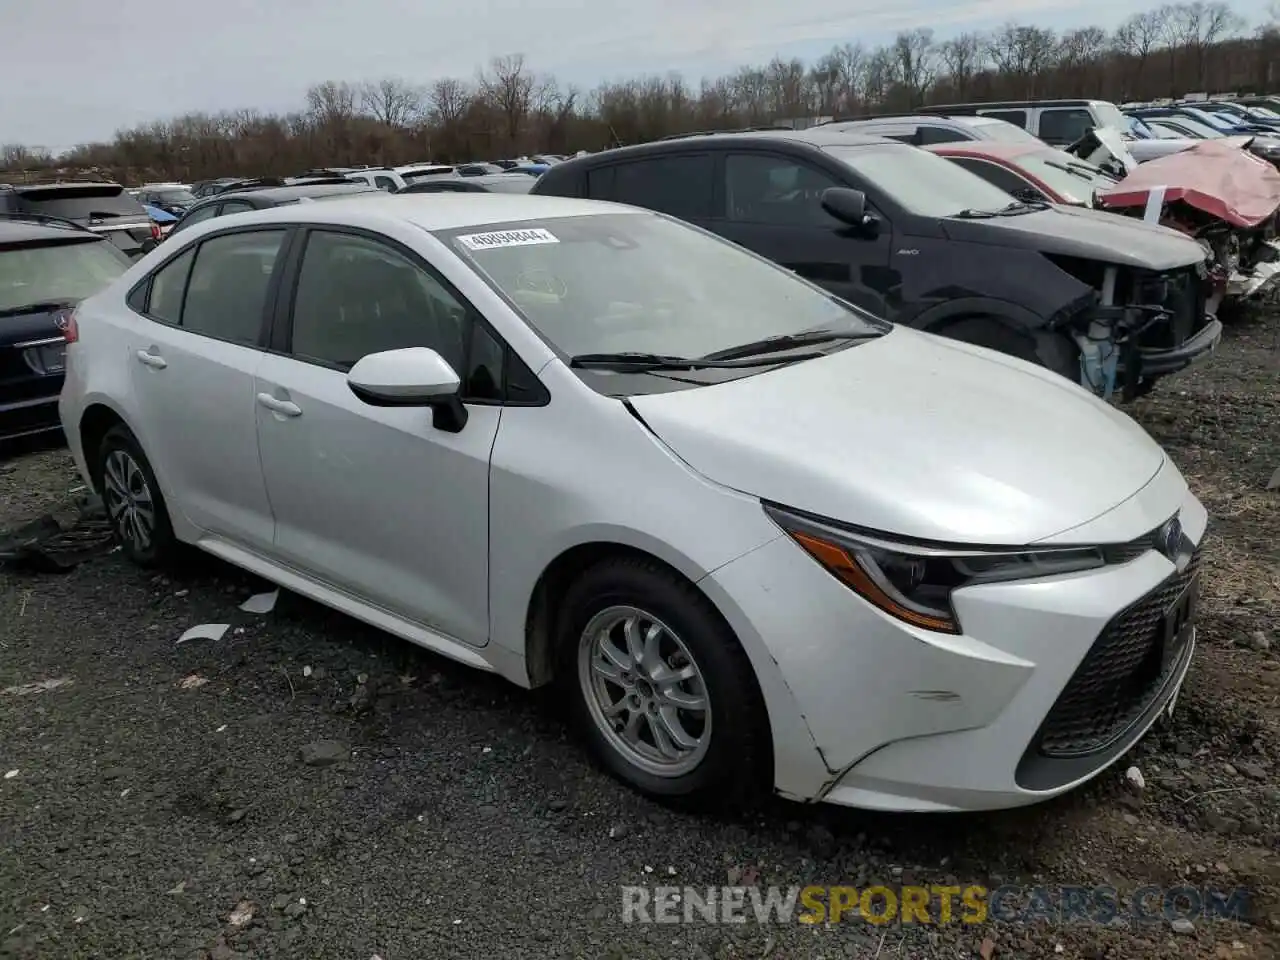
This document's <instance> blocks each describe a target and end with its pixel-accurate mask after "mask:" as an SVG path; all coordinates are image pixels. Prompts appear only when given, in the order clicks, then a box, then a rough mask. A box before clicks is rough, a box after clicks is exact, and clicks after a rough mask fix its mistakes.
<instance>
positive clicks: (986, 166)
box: [947, 157, 1031, 193]
mask: <svg viewBox="0 0 1280 960" xmlns="http://www.w3.org/2000/svg"><path fill="white" fill-rule="evenodd" d="M947 159H948V160H950V161H951V162H952V163H954V164H958V165H959V166H962V167H964V168H965V169H966V170H969V171H970V172H972V173H976V174H977V175H978V176H980V177H981V178H982V179H983V180H985V181H987V183H989V184H991V185H992V186H993V187H999V188H1000V189H1001V190H1004V191H1005V192H1006V193H1017V192H1019V191H1021V190H1026V189H1027V188H1028V187H1030V186H1031V183H1030V182H1029V181H1027V180H1024V179H1023V178H1022V177H1020V176H1018V175H1017V174H1016V173H1014V172H1013V171H1012V170H1010V169H1009V168H1008V167H1002V166H1000V165H999V164H998V163H992V162H991V161H989V160H978V159H976V158H974V157H947Z"/></svg>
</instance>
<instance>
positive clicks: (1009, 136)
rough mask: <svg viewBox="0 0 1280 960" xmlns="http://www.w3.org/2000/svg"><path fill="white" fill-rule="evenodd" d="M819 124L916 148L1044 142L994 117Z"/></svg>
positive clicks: (877, 118) (883, 118)
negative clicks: (971, 142)
mask: <svg viewBox="0 0 1280 960" xmlns="http://www.w3.org/2000/svg"><path fill="white" fill-rule="evenodd" d="M819 126H823V127H826V128H827V129H829V130H838V131H840V132H841V133H854V134H858V135H859V136H870V137H887V138H889V139H890V140H899V141H901V142H902V143H910V144H913V145H915V146H917V147H920V146H927V145H928V144H931V143H962V142H964V141H967V140H986V141H994V142H997V143H1031V144H1036V145H1038V146H1041V147H1043V146H1044V141H1043V140H1041V139H1040V138H1039V137H1037V136H1036V135H1035V134H1032V133H1028V132H1027V131H1026V130H1024V129H1022V127H1019V126H1017V125H1015V124H1012V123H1008V122H1007V121H1004V120H999V119H997V118H995V117H981V116H965V117H943V116H928V115H916V114H903V115H901V116H897V115H893V114H882V115H878V116H874V117H864V118H861V119H857V118H851V119H848V120H841V119H836V120H829V121H827V122H826V123H822V124H819Z"/></svg>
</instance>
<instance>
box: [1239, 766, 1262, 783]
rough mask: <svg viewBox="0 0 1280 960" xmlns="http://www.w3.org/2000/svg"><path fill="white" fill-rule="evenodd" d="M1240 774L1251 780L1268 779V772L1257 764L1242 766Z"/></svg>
mask: <svg viewBox="0 0 1280 960" xmlns="http://www.w3.org/2000/svg"><path fill="white" fill-rule="evenodd" d="M1240 772H1241V773H1243V774H1244V775H1245V776H1246V777H1248V778H1249V779H1250V780H1265V779H1267V771H1265V770H1263V769H1262V767H1261V766H1259V765H1258V764H1256V763H1242V764H1240Z"/></svg>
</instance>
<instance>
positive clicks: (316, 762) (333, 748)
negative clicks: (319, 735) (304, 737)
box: [298, 740, 351, 767]
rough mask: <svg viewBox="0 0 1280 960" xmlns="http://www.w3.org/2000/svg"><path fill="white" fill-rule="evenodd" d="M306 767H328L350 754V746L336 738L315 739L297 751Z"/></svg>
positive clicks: (345, 758)
mask: <svg viewBox="0 0 1280 960" xmlns="http://www.w3.org/2000/svg"><path fill="white" fill-rule="evenodd" d="M298 753H299V755H300V756H301V758H302V762H303V763H305V764H306V765H307V766H308V767H328V766H331V765H332V764H335V763H341V762H343V761H344V760H347V759H348V758H349V757H350V756H351V748H350V747H348V746H347V745H346V744H345V743H342V742H340V741H338V740H317V741H316V742H315V743H309V744H307V745H306V746H305V747H303V748H302V749H301V750H300V751H298Z"/></svg>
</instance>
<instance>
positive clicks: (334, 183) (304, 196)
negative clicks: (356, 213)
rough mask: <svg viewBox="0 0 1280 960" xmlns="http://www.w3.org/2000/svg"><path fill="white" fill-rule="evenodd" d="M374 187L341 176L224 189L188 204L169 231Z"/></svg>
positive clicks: (175, 231) (366, 192) (368, 189)
mask: <svg viewBox="0 0 1280 960" xmlns="http://www.w3.org/2000/svg"><path fill="white" fill-rule="evenodd" d="M380 192H381V191H379V190H377V189H376V188H375V187H370V186H368V185H367V184H363V183H351V182H349V181H347V180H344V179H341V178H339V179H337V180H333V179H328V180H319V181H317V182H315V183H310V184H300V185H298V186H291V187H285V186H281V187H258V188H253V189H250V190H227V191H224V192H223V193H219V194H216V195H215V196H212V197H209V198H207V199H205V200H201V201H200V202H199V203H197V204H196V205H195V206H193V207H190V208H189V209H188V210H187V212H186V214H184V215H183V217H182V219H181V220H179V221H178V222H177V223H175V224H174V225H173V227H172V228H171V229H170V230H169V234H168V235H172V234H174V233H177V232H178V231H179V230H186V229H187V228H189V227H192V226H195V225H196V224H197V223H203V222H204V221H206V220H212V219H213V218H214V217H225V216H226V215H227V214H230V213H247V212H248V211H250V210H266V209H267V208H269V207H278V206H281V205H283V204H287V203H298V202H299V201H303V200H328V199H337V198H340V197H349V196H352V195H353V194H371V193H380Z"/></svg>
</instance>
